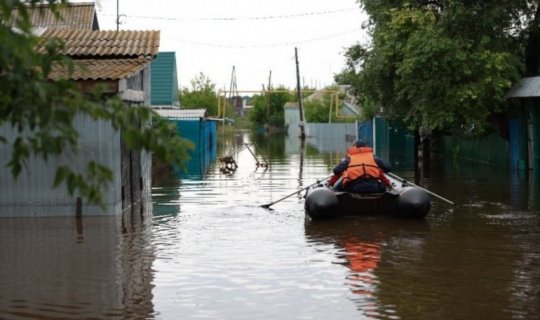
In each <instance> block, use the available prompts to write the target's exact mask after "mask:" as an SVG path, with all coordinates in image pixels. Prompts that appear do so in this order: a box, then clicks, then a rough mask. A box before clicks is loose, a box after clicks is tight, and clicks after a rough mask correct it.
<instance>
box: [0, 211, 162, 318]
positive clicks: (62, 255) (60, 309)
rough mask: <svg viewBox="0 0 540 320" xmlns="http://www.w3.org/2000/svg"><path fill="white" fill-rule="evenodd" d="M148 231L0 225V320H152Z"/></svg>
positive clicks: (119, 226)
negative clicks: (97, 319) (150, 318)
mask: <svg viewBox="0 0 540 320" xmlns="http://www.w3.org/2000/svg"><path fill="white" fill-rule="evenodd" d="M148 221H149V220H148ZM148 227H149V226H148V222H145V220H142V219H140V218H139V219H130V220H129V221H126V220H125V219H119V218H114V217H90V218H86V219H83V220H82V221H76V219H73V218H37V219H0V243H1V245H0V257H1V259H0V319H18V318H21V319H43V318H47V319H66V318H102V319H103V318H107V319H116V318H117V319H125V318H149V317H151V316H152V314H153V313H154V309H153V305H152V279H153V274H152V271H151V263H152V261H153V260H154V254H153V245H152V244H151V243H149V242H148V241H149V239H150V238H149V231H150V230H149V229H148Z"/></svg>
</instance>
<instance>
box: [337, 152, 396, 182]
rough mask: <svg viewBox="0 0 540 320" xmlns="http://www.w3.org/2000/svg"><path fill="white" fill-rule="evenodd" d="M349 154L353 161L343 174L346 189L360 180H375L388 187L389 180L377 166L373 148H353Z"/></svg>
mask: <svg viewBox="0 0 540 320" xmlns="http://www.w3.org/2000/svg"><path fill="white" fill-rule="evenodd" d="M347 154H348V155H349V157H350V158H351V161H350V162H349V166H348V167H347V169H346V170H345V171H344V172H343V186H344V187H345V186H347V184H349V183H350V182H351V181H353V180H356V179H359V178H373V179H377V180H380V181H382V182H384V183H385V184H386V185H388V179H387V178H386V176H385V175H384V174H383V171H382V170H381V169H380V168H379V166H378V165H377V162H375V158H374V156H373V149H372V148H367V147H362V148H356V147H352V148H349V149H348V150H347Z"/></svg>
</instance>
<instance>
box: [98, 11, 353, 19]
mask: <svg viewBox="0 0 540 320" xmlns="http://www.w3.org/2000/svg"><path fill="white" fill-rule="evenodd" d="M348 11H360V8H346V9H337V10H326V11H313V12H304V13H293V14H287V15H275V16H257V17H213V18H212V17H210V18H204V17H200V18H177V17H155V16H137V15H124V16H125V17H127V18H135V19H151V20H165V21H242V20H271V19H288V18H298V17H308V16H319V15H327V14H336V13H341V12H348ZM101 15H103V16H114V15H113V14H107V13H102V14H101Z"/></svg>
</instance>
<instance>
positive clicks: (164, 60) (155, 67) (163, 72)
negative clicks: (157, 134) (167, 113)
mask: <svg viewBox="0 0 540 320" xmlns="http://www.w3.org/2000/svg"><path fill="white" fill-rule="evenodd" d="M151 83H152V92H151V105H152V108H155V109H175V108H179V107H180V96H179V92H178V74H177V68H176V53H175V52H160V53H158V54H157V57H156V59H155V60H154V61H152V76H151Z"/></svg>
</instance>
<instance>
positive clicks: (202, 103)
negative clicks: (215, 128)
mask: <svg viewBox="0 0 540 320" xmlns="http://www.w3.org/2000/svg"><path fill="white" fill-rule="evenodd" d="M180 104H181V105H182V107H184V108H204V109H206V111H207V112H208V114H210V115H216V116H218V97H217V95H216V84H215V83H214V82H212V80H210V78H209V77H208V76H207V75H205V74H203V73H202V72H200V73H199V74H198V75H197V76H195V78H193V79H192V80H191V89H189V88H186V87H184V88H183V89H182V90H181V93H180Z"/></svg>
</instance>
